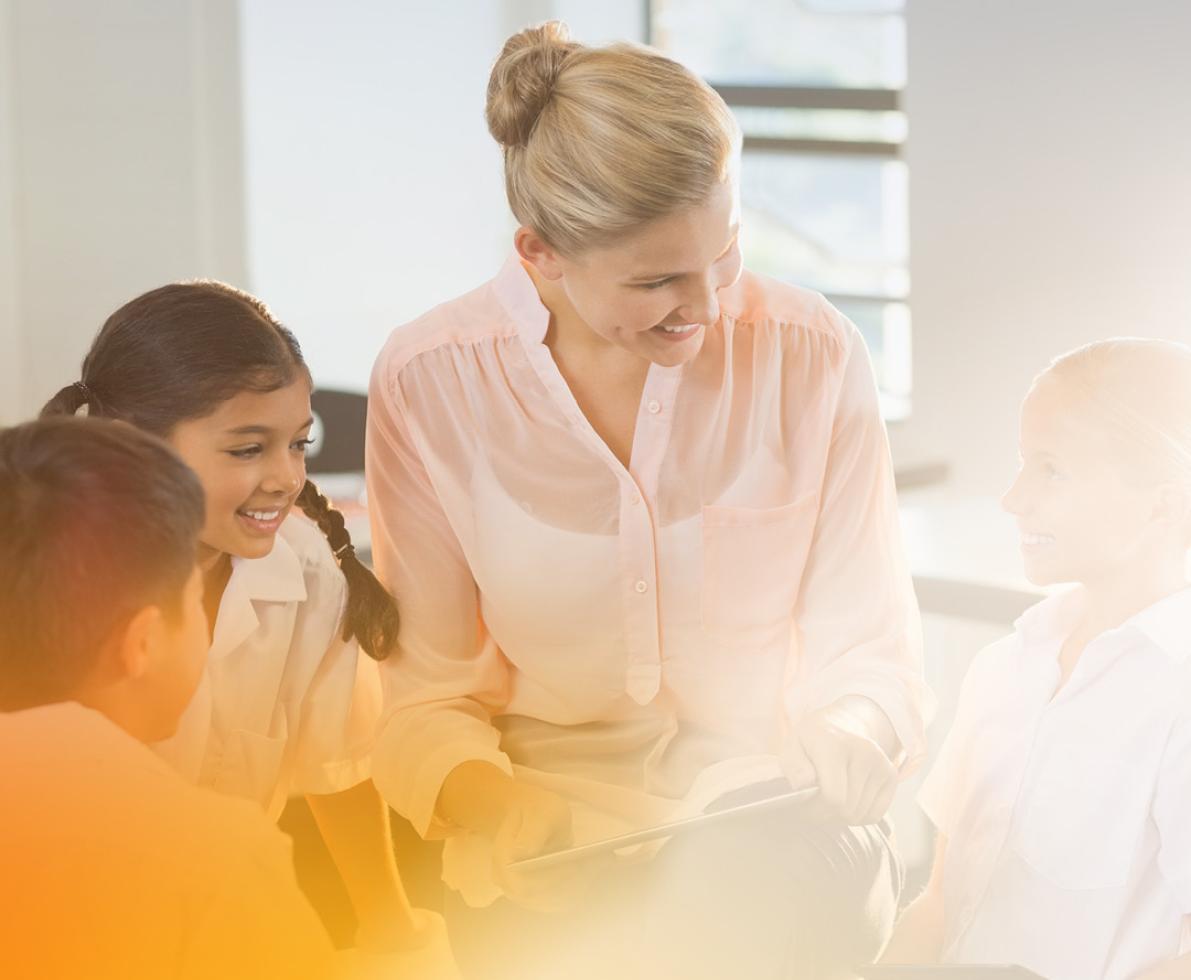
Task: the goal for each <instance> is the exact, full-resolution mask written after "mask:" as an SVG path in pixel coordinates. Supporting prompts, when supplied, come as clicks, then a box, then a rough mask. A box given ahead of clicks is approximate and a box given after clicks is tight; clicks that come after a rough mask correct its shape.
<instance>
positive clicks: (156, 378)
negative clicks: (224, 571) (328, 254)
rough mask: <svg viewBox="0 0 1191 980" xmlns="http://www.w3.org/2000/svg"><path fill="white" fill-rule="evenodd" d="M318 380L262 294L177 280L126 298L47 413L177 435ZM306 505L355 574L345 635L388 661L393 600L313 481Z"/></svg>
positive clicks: (303, 498) (343, 565)
mask: <svg viewBox="0 0 1191 980" xmlns="http://www.w3.org/2000/svg"><path fill="white" fill-rule="evenodd" d="M299 378H305V379H306V380H307V381H309V380H310V371H309V369H308V368H307V367H306V362H305V360H304V359H303V357H302V349H301V348H300V347H299V346H298V341H297V339H296V338H295V337H294V335H293V334H292V333H290V331H289V330H287V329H286V328H285V327H284V326H282V325H281V324H280V323H279V322H278V321H277V320H276V318H275V317H274V316H273V314H272V313H270V312H269V308H268V307H267V306H265V304H264V303H262V302H261V301H260V300H259V299H257V298H256V297H254V296H250V295H249V294H248V293H245V292H243V291H241V290H239V289H236V288H234V287H232V286H228V285H226V284H225V283H221V282H215V281H213V280H198V281H194V282H182V283H172V284H171V285H168V286H161V287H160V288H158V289H154V290H151V291H150V292H147V293H145V294H144V295H142V296H138V297H137V298H136V299H134V300H132V301H131V302H128V303H125V304H124V305H123V306H122V307H120V309H118V310H116V312H115V313H113V314H112V315H111V316H110V317H108V319H107V321H106V322H105V323H104V325H103V327H102V328H101V329H100V331H99V333H98V335H97V336H96V337H95V341H94V342H93V343H92V345H91V349H90V351H89V352H88V353H87V356H86V358H85V359H84V360H83V376H82V378H81V380H79V381H76V382H73V383H72V384H69V385H67V386H66V387H64V388H62V389H61V390H60V391H59V392H58V393H57V394H56V395H55V396H54V397H53V398H51V399H50V400H49V402H47V403H46V406H45V408H43V409H42V410H41V414H42V416H43V417H45V416H51V415H75V414H77V413H78V411H79V410H80V409H81V408H82V407H83V406H86V409H87V414H88V415H92V416H103V417H107V418H115V419H122V420H123V421H126V422H130V423H132V424H133V425H135V426H137V427H138V428H141V429H144V430H146V431H148V432H151V433H153V434H154V435H158V436H161V437H163V438H168V437H169V435H170V433H171V432H172V431H173V429H174V427H175V426H176V425H177V424H178V423H179V422H184V421H188V420H190V419H197V418H203V417H204V416H206V415H208V414H210V413H211V412H213V411H215V409H216V408H217V407H218V406H219V405H220V404H221V403H222V402H224V401H226V400H228V399H229V398H233V397H235V396H236V395H238V394H239V393H241V392H243V391H253V392H270V391H277V390H278V389H280V388H284V387H286V386H287V385H289V384H292V383H293V382H294V381H296V380H298V379H299ZM297 504H298V506H299V507H300V508H301V509H302V510H303V511H304V512H305V513H306V515H307V516H308V517H309V518H310V519H311V520H313V521H315V522H316V523H317V524H318V526H319V529H320V530H321V531H322V532H323V534H324V535H325V536H326V538H327V541H328V542H329V543H330V546H331V550H332V551H333V552H334V553H335V557H336V559H337V560H338V562H339V568H340V570H341V571H342V572H343V576H344V578H345V579H346V580H347V590H348V595H347V612H346V614H345V616H344V620H343V638H344V639H345V640H347V639H350V638H351V637H353V636H354V637H355V638H356V639H357V640H358V641H359V644H360V646H361V647H362V648H363V649H364V651H365V652H366V653H367V654H368V655H369V656H370V657H373V658H374V659H376V660H383V659H384V658H385V657H386V656H388V654H389V652H390V651H391V650H392V649H393V645H394V642H395V640H396V638H397V627H398V615H397V606H396V603H395V602H394V601H393V597H392V596H390V595H389V593H388V592H387V591H385V588H384V586H382V585H381V584H380V582H378V581H377V579H376V576H375V575H373V574H372V572H371V571H369V570H368V568H367V567H365V566H364V564H363V563H362V562H360V560H359V559H358V558H357V557H356V555H355V550H354V549H353V548H352V543H351V537H350V536H349V535H348V533H347V528H346V527H345V526H344V523H343V515H342V514H340V513H339V511H337V510H336V509H335V508H334V507H332V506H331V505H330V503H329V502H328V501H327V498H326V497H324V496H323V495H322V494H321V493H320V492H319V490H318V488H317V487H316V486H315V485H314V484H313V483H311V482H310V481H309V480H307V481H306V484H305V486H303V487H302V491H301V493H300V494H299V495H298V499H297Z"/></svg>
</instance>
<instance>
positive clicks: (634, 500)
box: [629, 490, 641, 504]
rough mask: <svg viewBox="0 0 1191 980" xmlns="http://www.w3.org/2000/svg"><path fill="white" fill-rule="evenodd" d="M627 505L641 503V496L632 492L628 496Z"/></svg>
mask: <svg viewBox="0 0 1191 980" xmlns="http://www.w3.org/2000/svg"><path fill="white" fill-rule="evenodd" d="M629 503H630V504H639V503H641V494H639V493H637V491H636V490H634V491H633V492H632V493H631V494H629Z"/></svg>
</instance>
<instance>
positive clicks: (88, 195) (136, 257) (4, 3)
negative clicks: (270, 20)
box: [0, 0, 244, 421]
mask: <svg viewBox="0 0 1191 980" xmlns="http://www.w3.org/2000/svg"><path fill="white" fill-rule="evenodd" d="M234 10H235V4H234V2H233V0H171V2H162V0H105V2H104V3H102V4H93V3H85V2H78V0H73V2H72V0H0V28H2V35H0V165H2V169H0V292H2V293H3V298H2V299H0V384H2V385H3V394H0V420H2V421H11V420H14V419H16V418H19V417H21V416H23V415H26V414H29V413H32V412H33V411H35V409H36V407H37V406H38V405H40V404H41V402H42V401H44V400H45V398H46V397H48V396H49V395H50V394H52V393H53V392H54V391H55V390H56V389H57V388H59V387H61V386H62V385H63V384H66V383H68V382H70V381H72V380H75V379H77V377H78V371H79V366H80V363H81V359H82V355H83V353H84V352H85V350H86V347H87V345H88V344H89V342H90V339H91V337H92V336H93V335H94V333H95V331H96V330H97V329H98V327H99V325H100V324H101V323H102V321H103V318H104V317H105V316H106V315H107V314H108V313H109V312H111V310H113V309H114V308H115V307H116V306H117V305H119V304H120V303H121V302H122V301H124V300H126V299H128V298H130V297H131V296H133V295H134V294H136V293H138V292H140V291H142V290H144V289H147V288H150V287H152V286H156V285H159V284H160V283H162V282H165V281H167V280H170V279H175V278H181V277H188V276H197V275H211V276H219V277H221V278H225V279H229V280H231V281H233V282H240V281H243V278H244V265H243V248H242V243H243V236H242V232H241V229H242V225H243V220H242V201H241V193H240V164H239V160H240V144H239V129H240V125H239V97H238V88H239V78H238V55H237V47H236V40H237V39H236V33H237V32H236V22H235V16H234Z"/></svg>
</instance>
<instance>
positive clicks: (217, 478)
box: [169, 377, 314, 558]
mask: <svg viewBox="0 0 1191 980" xmlns="http://www.w3.org/2000/svg"><path fill="white" fill-rule="evenodd" d="M313 421H314V420H313V418H312V416H311V411H310V383H309V382H308V381H307V380H306V379H305V378H303V377H300V378H299V379H298V380H296V381H294V382H293V383H291V384H289V385H286V386H285V387H284V388H279V389H277V390H276V391H269V392H255V391H242V392H240V393H239V394H237V395H235V396H233V397H232V398H229V399H227V400H226V401H224V402H221V403H220V405H219V406H218V408H216V409H215V411H214V412H212V413H211V414H210V415H207V416H204V417H203V418H198V419H189V420H186V421H183V422H179V423H178V424H177V425H176V426H174V429H173V431H172V432H171V433H170V437H169V441H170V444H171V445H172V446H173V447H174V449H175V450H176V451H177V452H178V454H179V455H180V456H181V457H182V459H183V460H184V461H185V462H186V464H187V465H188V466H189V467H190V468H191V469H192V470H194V471H195V473H197V474H198V477H199V480H200V481H201V482H202V485H203V491H204V492H205V493H206V496H207V513H206V522H205V524H204V525H203V530H202V534H201V535H200V542H201V544H202V546H203V551H204V553H205V557H206V558H211V557H214V556H216V555H219V554H228V555H234V556H236V557H238V558H262V557H264V556H265V555H267V554H268V553H269V552H270V551H271V550H272V549H273V541H274V539H275V538H276V536H277V531H278V529H279V528H280V527H281V522H282V521H284V520H285V518H286V516H287V515H288V514H289V512H290V509H291V508H292V507H293V505H294V501H295V500H296V499H297V496H298V493H299V492H300V491H301V489H302V486H303V484H304V483H305V482H306V447H307V446H309V445H310V438H309V436H310V427H311V425H312V424H313Z"/></svg>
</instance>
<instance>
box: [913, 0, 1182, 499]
mask: <svg viewBox="0 0 1191 980" xmlns="http://www.w3.org/2000/svg"><path fill="white" fill-rule="evenodd" d="M1188 38H1191V4H1189V3H1186V0H1139V2H1135V3H1120V2H1109V0H1048V2H1046V3H1038V2H1037V0H998V2H997V3H988V2H985V0H910V6H909V49H910V50H909V90H908V93H907V102H908V109H909V118H910V139H909V153H908V157H909V165H910V193H911V229H910V234H911V249H910V254H911V273H912V283H913V300H912V303H913V315H914V350H915V355H914V371H915V378H914V388H915V390H914V418H913V420H912V421H911V422H910V423H908V424H907V425H905V426H902V427H898V428H897V429H895V431H894V433H893V436H894V443H895V449H897V448H902V449H905V450H908V451H911V452H912V453H913V454H914V455H937V456H941V457H943V458H947V459H949V460H950V461H951V462H952V464H953V466H954V468H955V472H956V483H957V487H958V488H959V489H962V490H968V491H975V492H991V491H993V490H995V489H997V488H998V487H1000V486H1001V485H1002V484H1004V483H1005V482H1006V481H1007V479H1008V478H1009V476H1010V475H1011V472H1012V468H1013V466H1014V465H1015V462H1016V412H1017V404H1018V401H1019V399H1020V397H1021V395H1022V394H1023V392H1024V390H1025V388H1026V386H1027V385H1028V383H1029V380H1030V378H1031V377H1032V376H1033V375H1034V373H1036V372H1037V371H1038V370H1040V369H1041V368H1042V367H1043V366H1045V364H1046V363H1047V361H1048V360H1049V359H1050V358H1051V357H1052V356H1054V355H1055V354H1058V353H1061V352H1062V351H1064V350H1066V349H1068V348H1070V347H1072V346H1075V345H1077V344H1080V343H1083V342H1086V341H1089V340H1094V339H1097V338H1100V337H1104V336H1109V335H1113V334H1123V333H1127V334H1138V335H1152V336H1164V337H1170V338H1174V339H1179V340H1184V341H1191V124H1189V120H1191V57H1188V54H1187V39H1188Z"/></svg>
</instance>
